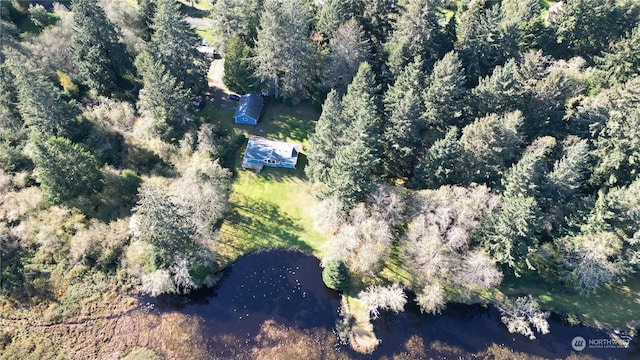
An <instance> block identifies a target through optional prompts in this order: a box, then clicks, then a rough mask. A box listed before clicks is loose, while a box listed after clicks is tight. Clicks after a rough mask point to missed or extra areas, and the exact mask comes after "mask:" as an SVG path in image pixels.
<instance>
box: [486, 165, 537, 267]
mask: <svg viewBox="0 0 640 360" xmlns="http://www.w3.org/2000/svg"><path fill="white" fill-rule="evenodd" d="M542 160H543V159H542V156H541V154H539V153H535V152H531V153H528V154H525V155H524V156H523V157H522V159H521V160H520V161H518V163H516V164H515V165H514V166H512V167H511V168H510V169H509V170H508V171H507V172H506V173H505V176H504V178H503V179H502V186H503V188H504V192H503V193H502V196H501V200H500V205H499V208H498V211H492V212H490V213H488V214H487V215H486V218H485V220H484V223H483V225H482V226H481V227H480V231H479V234H480V237H479V240H480V242H481V244H482V245H483V247H484V248H485V249H486V250H487V251H488V252H489V253H490V254H491V255H492V257H493V258H494V259H495V260H496V261H498V262H499V263H502V264H506V265H508V266H509V267H511V268H514V270H515V271H516V274H517V273H518V272H519V271H520V270H521V269H523V268H524V265H525V264H527V266H529V267H531V266H530V264H529V263H528V259H527V255H528V254H529V253H530V252H532V251H533V250H534V249H535V247H536V246H537V238H536V235H535V234H536V232H537V231H538V229H539V225H540V223H541V214H540V209H539V206H538V200H537V196H538V193H539V186H540V184H541V179H542V178H543V176H544V167H543V164H542Z"/></svg>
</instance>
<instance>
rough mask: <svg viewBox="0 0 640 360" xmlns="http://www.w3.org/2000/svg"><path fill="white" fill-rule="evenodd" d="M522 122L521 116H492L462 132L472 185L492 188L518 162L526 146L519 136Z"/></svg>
mask: <svg viewBox="0 0 640 360" xmlns="http://www.w3.org/2000/svg"><path fill="white" fill-rule="evenodd" d="M522 122H523V118H522V114H521V113H520V112H513V113H508V114H505V115H503V116H498V115H495V114H492V115H489V116H485V117H483V118H480V119H477V120H476V121H474V122H473V123H471V124H469V125H467V126H465V127H464V129H462V136H461V137H460V145H461V146H462V149H463V158H464V160H463V161H464V162H463V164H464V170H465V171H467V172H468V179H469V180H470V181H476V182H480V183H485V182H487V183H489V184H491V183H493V182H495V181H496V180H497V177H498V175H499V174H500V173H501V172H502V171H504V170H505V169H507V168H508V167H509V166H510V165H511V164H513V163H514V162H515V161H516V160H517V159H518V156H519V154H520V152H521V150H520V147H521V146H522V143H523V142H522V136H521V134H520V132H519V129H520V127H521V126H522Z"/></svg>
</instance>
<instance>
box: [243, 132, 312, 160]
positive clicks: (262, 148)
mask: <svg viewBox="0 0 640 360" xmlns="http://www.w3.org/2000/svg"><path fill="white" fill-rule="evenodd" d="M299 152H300V144H292V143H287V142H282V141H272V140H267V139H265V138H263V137H258V136H253V137H251V138H249V143H248V144H247V150H246V151H245V153H244V161H249V160H259V161H264V160H267V159H271V160H275V161H278V162H280V163H294V164H295V163H296V162H297V161H298V153H299Z"/></svg>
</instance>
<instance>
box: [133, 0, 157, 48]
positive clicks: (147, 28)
mask: <svg viewBox="0 0 640 360" xmlns="http://www.w3.org/2000/svg"><path fill="white" fill-rule="evenodd" d="M137 1H138V7H139V8H140V10H139V13H140V19H141V20H142V24H143V29H142V33H143V35H142V39H143V40H144V41H149V40H151V34H152V30H151V25H152V24H153V17H154V16H155V14H156V0H137Z"/></svg>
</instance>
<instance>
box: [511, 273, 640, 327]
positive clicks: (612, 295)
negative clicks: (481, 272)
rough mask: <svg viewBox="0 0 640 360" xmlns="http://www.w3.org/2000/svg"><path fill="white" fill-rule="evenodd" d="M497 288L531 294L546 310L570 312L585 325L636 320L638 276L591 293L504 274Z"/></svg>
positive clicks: (639, 306) (638, 317)
mask: <svg viewBox="0 0 640 360" xmlns="http://www.w3.org/2000/svg"><path fill="white" fill-rule="evenodd" d="M500 290H501V291H502V292H503V293H504V294H505V295H508V296H522V295H525V294H531V295H533V296H534V297H535V298H537V299H538V301H539V302H540V305H541V306H542V307H543V308H544V309H547V310H553V311H556V312H559V313H563V314H574V315H577V316H578V318H579V319H580V320H581V321H583V322H584V323H586V324H587V325H605V326H607V325H608V326H613V327H621V326H624V325H625V324H626V323H627V322H628V321H631V320H640V276H638V275H636V276H635V277H634V278H631V279H629V280H628V281H626V282H624V283H621V284H614V285H607V286H605V287H604V288H603V289H601V290H600V291H598V292H597V293H595V294H592V295H591V296H588V297H586V296H580V295H578V294H576V293H575V292H573V291H571V290H567V289H562V288H556V287H551V286H549V285H547V284H545V283H543V282H542V281H541V280H540V279H537V278H536V277H534V276H523V277H520V278H514V277H505V279H504V280H503V282H502V285H501V287H500Z"/></svg>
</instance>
